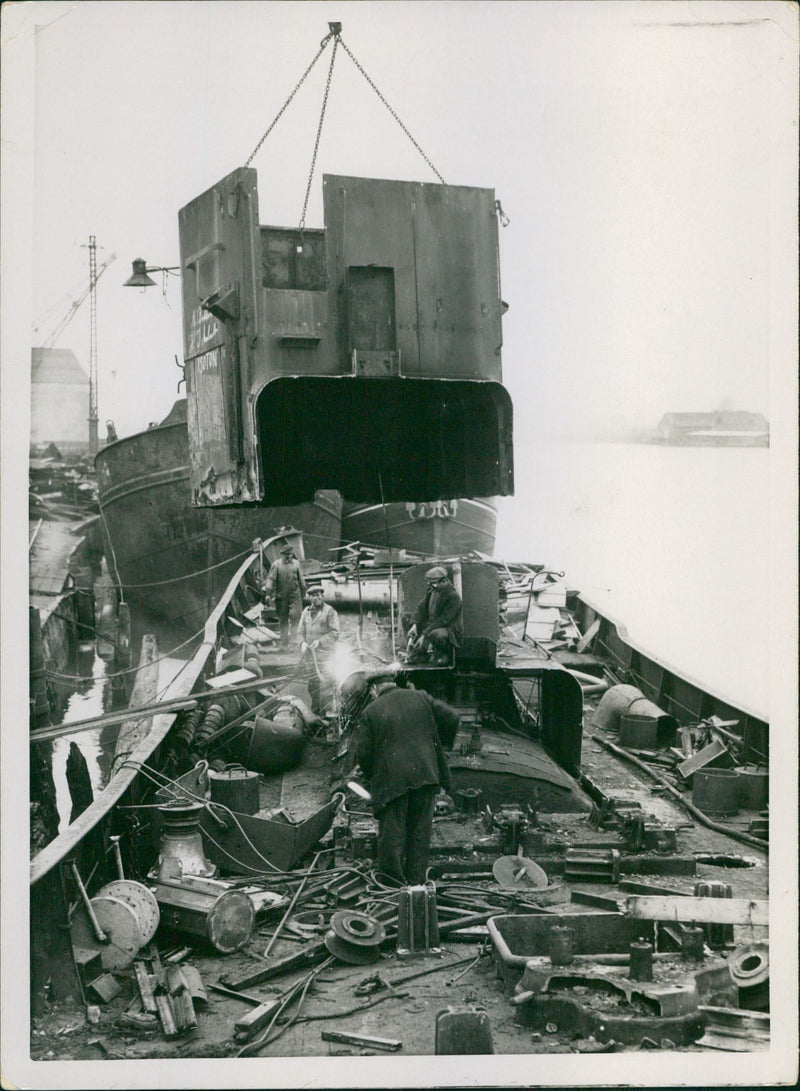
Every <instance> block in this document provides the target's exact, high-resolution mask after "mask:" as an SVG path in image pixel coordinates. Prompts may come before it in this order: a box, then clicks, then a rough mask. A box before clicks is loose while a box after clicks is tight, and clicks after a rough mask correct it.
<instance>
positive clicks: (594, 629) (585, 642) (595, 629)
mask: <svg viewBox="0 0 800 1091" xmlns="http://www.w3.org/2000/svg"><path fill="white" fill-rule="evenodd" d="M599 631H600V618H599V617H597V618H595V619H594V621H593V622H592V624H591V625H590V626H589V628H588V629H587V630H586V632H585V633H584V635H583V636H582V637H581V638H580V640H579V641H578V647H577V648H576V651H578V652H583V651H585V650H586V648H588V647H589V645H590V644H591V642H592V641H593V640H594V638H595V637H596V636H597V634H598V633H599Z"/></svg>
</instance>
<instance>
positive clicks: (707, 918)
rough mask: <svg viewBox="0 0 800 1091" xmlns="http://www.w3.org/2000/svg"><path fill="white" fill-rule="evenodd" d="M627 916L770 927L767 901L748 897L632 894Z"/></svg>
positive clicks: (625, 903) (625, 908) (627, 904)
mask: <svg viewBox="0 0 800 1091" xmlns="http://www.w3.org/2000/svg"><path fill="white" fill-rule="evenodd" d="M624 912H625V913H626V915H627V916H629V917H635V918H637V919H639V920H650V921H682V922H683V923H685V924H691V923H694V924H752V925H758V926H761V927H768V926H769V902H768V901H756V900H750V899H749V898H686V897H682V896H680V895H678V896H675V897H659V896H657V895H647V894H643V895H634V896H633V897H630V898H626V899H625V902H624Z"/></svg>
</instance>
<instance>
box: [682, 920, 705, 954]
mask: <svg viewBox="0 0 800 1091" xmlns="http://www.w3.org/2000/svg"><path fill="white" fill-rule="evenodd" d="M680 927H681V955H682V957H683V961H684V962H702V961H703V957H704V952H703V944H704V942H705V938H706V936H705V932H704V931H703V929H702V928H698V926H697V925H696V924H682V925H681V926H680Z"/></svg>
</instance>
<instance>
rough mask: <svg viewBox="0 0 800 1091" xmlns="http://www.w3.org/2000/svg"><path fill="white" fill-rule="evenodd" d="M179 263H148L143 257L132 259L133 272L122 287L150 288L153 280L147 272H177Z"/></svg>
mask: <svg viewBox="0 0 800 1091" xmlns="http://www.w3.org/2000/svg"><path fill="white" fill-rule="evenodd" d="M179 270H180V266H179V265H148V264H147V262H146V261H145V260H144V258H134V259H133V273H132V274H131V276H129V277H128V279H127V280H126V281H125V283H124V284H123V288H150V287H154V286H155V283H156V282H155V281H154V280H153V278H152V277H150V276H148V274H149V273H177V272H179Z"/></svg>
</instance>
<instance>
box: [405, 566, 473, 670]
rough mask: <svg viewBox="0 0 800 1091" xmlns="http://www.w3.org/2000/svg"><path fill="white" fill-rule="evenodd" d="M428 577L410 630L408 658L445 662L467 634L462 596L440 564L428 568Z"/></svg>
mask: <svg viewBox="0 0 800 1091" xmlns="http://www.w3.org/2000/svg"><path fill="white" fill-rule="evenodd" d="M425 579H426V580H427V583H428V589H427V591H426V592H425V596H424V598H423V599H422V601H421V602H420V604H419V606H417V609H416V610H415V612H414V623H413V624H412V626H411V628H410V629H409V630H408V638H409V644H408V656H407V660H408V662H409V663H415V662H423V661H433V663H435V664H436V665H438V666H445V665H448V664H449V663H450V662H451V655H452V651H451V649H453V648H459V647H461V638H462V637H463V635H464V626H463V622H462V604H461V596H460V595H459V593H458V591H456V589H455V587H453V585H452V583H451V582H450V580H449V579H448V576H447V572H446V571H445V569H444V568H442V567H441V566H440V565H436V566H435V567H434V568H431V569H429V570H428V571H427V572H426V573H425Z"/></svg>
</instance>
